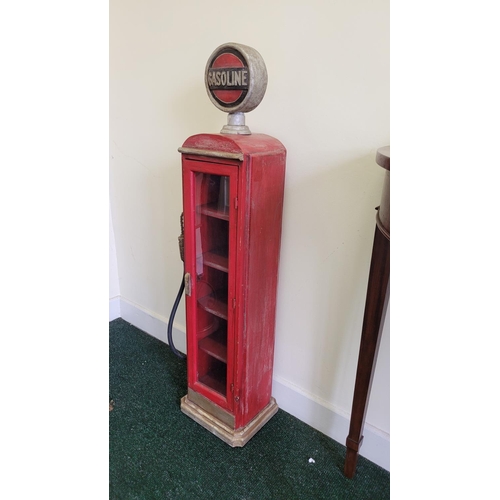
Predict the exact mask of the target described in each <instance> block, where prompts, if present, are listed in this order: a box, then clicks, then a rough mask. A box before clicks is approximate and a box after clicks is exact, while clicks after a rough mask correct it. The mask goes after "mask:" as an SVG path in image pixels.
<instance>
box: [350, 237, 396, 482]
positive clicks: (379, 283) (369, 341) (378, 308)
mask: <svg viewBox="0 0 500 500" xmlns="http://www.w3.org/2000/svg"><path fill="white" fill-rule="evenodd" d="M389 270H390V241H389V239H387V237H386V236H384V235H383V234H382V232H381V231H380V229H379V228H378V227H376V229H375V238H374V241H373V250H372V259H371V264H370V275H369V279H368V290H367V293H366V304H365V312H364V318H363V329H362V332H361V344H360V348H359V358H358V368H357V373H356V384H355V386H354V397H353V403H352V412H351V423H350V427H349V435H348V436H347V440H346V446H347V454H346V460H345V466H344V475H345V476H346V477H348V478H352V477H354V473H355V471H356V464H357V462H358V452H359V448H360V447H361V443H362V441H363V435H362V433H363V426H364V423H365V415H366V409H367V407H368V399H369V396H370V388H371V383H372V378H373V372H374V371H375V364H376V360H377V352H378V347H379V343H380V333H381V331H382V328H383V324H384V317H385V312H386V309H387V301H388V299H389V294H388V293H387V291H388V285H389Z"/></svg>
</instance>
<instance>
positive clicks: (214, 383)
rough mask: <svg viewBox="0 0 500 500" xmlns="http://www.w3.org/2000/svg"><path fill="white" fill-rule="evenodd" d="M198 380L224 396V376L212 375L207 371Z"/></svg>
mask: <svg viewBox="0 0 500 500" xmlns="http://www.w3.org/2000/svg"><path fill="white" fill-rule="evenodd" d="M199 380H200V382H201V383H202V384H203V385H206V386H207V387H210V389H213V390H214V391H216V392H218V393H219V394H222V395H223V396H224V397H225V396H226V377H223V378H221V377H220V376H217V375H214V374H212V373H207V374H206V375H204V376H203V377H200V379H199Z"/></svg>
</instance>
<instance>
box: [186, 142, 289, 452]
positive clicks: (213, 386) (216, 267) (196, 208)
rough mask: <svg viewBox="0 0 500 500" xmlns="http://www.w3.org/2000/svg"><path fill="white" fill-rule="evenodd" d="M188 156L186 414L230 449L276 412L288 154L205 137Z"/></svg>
mask: <svg viewBox="0 0 500 500" xmlns="http://www.w3.org/2000/svg"><path fill="white" fill-rule="evenodd" d="M179 151H180V152H181V153H182V182H183V209H184V223H185V229H184V265H185V272H186V274H188V275H189V280H190V283H191V286H190V290H189V294H187V295H186V330H187V353H188V356H187V357H188V394H187V395H186V396H185V397H184V398H182V401H181V409H182V411H183V412H184V413H186V414H187V415H189V416H190V417H191V418H193V419H194V420H195V421H196V422H198V423H199V424H200V425H203V426H204V427H205V428H207V429H208V430H210V431H211V432H213V433H214V434H215V435H217V436H218V437H220V438H221V439H222V440H224V441H225V442H226V443H228V444H230V445H231V446H243V445H244V444H245V443H246V442H247V441H248V440H249V439H250V438H251V437H252V436H253V435H254V434H255V433H256V432H257V431H258V430H259V429H260V428H261V427H262V426H263V425H264V424H265V423H266V422H267V421H268V420H269V419H270V418H271V417H272V416H273V415H274V414H275V413H276V412H277V410H278V406H277V404H276V401H275V400H274V398H272V397H271V386H272V372H273V358H274V325H275V313H276V289H277V283H278V263H279V252H280V243H281V221H282V211H283V192H284V178H285V161H286V150H285V148H284V147H283V145H282V144H281V143H280V142H279V141H277V140H276V139H274V138H272V137H269V136H267V135H263V134H254V135H250V136H238V135H231V136H229V135H222V134H200V135H195V136H192V137H190V138H189V139H187V140H186V141H185V143H184V145H183V146H182V147H181V148H179Z"/></svg>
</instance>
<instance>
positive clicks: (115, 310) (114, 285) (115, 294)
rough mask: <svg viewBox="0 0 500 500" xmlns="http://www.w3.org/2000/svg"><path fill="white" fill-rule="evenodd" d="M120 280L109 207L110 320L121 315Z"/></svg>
mask: <svg viewBox="0 0 500 500" xmlns="http://www.w3.org/2000/svg"><path fill="white" fill-rule="evenodd" d="M119 299H120V281H119V278H118V262H117V260H116V243H115V232H114V230H113V219H112V218H111V207H109V321H112V320H114V319H116V318H119V317H120V300H119Z"/></svg>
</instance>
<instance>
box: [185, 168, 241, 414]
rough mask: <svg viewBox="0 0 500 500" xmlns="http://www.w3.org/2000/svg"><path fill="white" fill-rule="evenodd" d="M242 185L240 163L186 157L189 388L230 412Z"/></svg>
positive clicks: (231, 404) (231, 405)
mask: <svg viewBox="0 0 500 500" xmlns="http://www.w3.org/2000/svg"><path fill="white" fill-rule="evenodd" d="M237 186H238V164H237V163H236V162H231V160H227V162H224V160H221V162H220V163H219V160H218V159H217V160H215V161H202V160H196V159H188V158H184V161H183V189H184V219H185V236H184V237H185V272H186V317H187V344H188V345H187V347H188V385H189V387H190V388H192V389H193V390H195V391H196V392H198V393H200V394H202V395H204V396H206V397H207V398H208V399H210V400H211V401H213V402H214V403H216V404H218V405H220V406H222V407H223V408H226V409H228V410H232V407H233V398H232V397H231V396H230V395H231V394H232V392H231V391H232V389H233V387H234V386H233V383H234V351H235V346H234V336H235V334H234V326H235V321H234V316H235V314H234V312H235V304H236V302H235V268H236V203H237V202H236V197H237ZM189 288H190V289H189Z"/></svg>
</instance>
